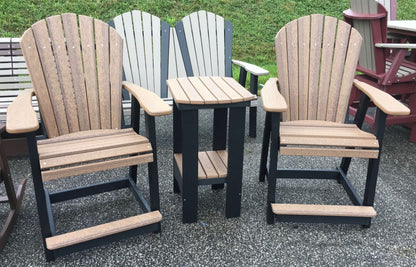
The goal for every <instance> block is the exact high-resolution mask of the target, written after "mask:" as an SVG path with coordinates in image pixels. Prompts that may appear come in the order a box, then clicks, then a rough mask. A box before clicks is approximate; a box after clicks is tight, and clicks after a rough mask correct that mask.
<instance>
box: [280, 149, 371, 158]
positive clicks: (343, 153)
mask: <svg viewBox="0 0 416 267" xmlns="http://www.w3.org/2000/svg"><path fill="white" fill-rule="evenodd" d="M280 154H281V155H291V156H317V157H347V158H365V159H376V158H377V157H378V150H368V149H365V150H364V149H335V148H316V147H281V148H280Z"/></svg>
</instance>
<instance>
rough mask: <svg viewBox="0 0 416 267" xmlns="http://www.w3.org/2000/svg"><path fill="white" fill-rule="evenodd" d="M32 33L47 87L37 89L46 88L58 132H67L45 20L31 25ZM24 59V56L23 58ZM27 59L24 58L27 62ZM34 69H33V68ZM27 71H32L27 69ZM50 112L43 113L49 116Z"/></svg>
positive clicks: (66, 122)
mask: <svg viewBox="0 0 416 267" xmlns="http://www.w3.org/2000/svg"><path fill="white" fill-rule="evenodd" d="M32 29H33V33H34V36H35V40H36V45H37V49H38V53H39V58H40V61H41V64H42V67H43V70H44V75H45V80H46V84H47V87H45V88H42V89H41V88H38V90H48V89H49V88H50V89H51V90H48V92H49V97H50V101H51V103H52V106H53V110H54V115H55V118H56V123H57V126H58V129H59V134H66V133H69V129H68V121H67V117H66V112H65V106H64V102H63V97H62V93H61V84H60V82H59V77H58V70H57V68H56V65H55V60H54V55H53V50H52V47H51V44H50V38H49V32H48V27H47V26H46V21H45V20H41V21H39V22H37V23H35V24H34V25H33V26H32ZM25 59H26V58H25ZM27 61H28V60H26V62H27ZM33 71H35V70H33ZM29 72H32V70H31V69H29ZM50 115H51V114H45V116H50Z"/></svg>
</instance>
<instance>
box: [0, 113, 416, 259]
mask: <svg viewBox="0 0 416 267" xmlns="http://www.w3.org/2000/svg"><path fill="white" fill-rule="evenodd" d="M258 113H259V114H258V129H257V138H255V139H254V138H248V137H246V140H245V150H244V151H245V154H244V172H243V195H242V203H241V205H242V209H241V217H240V218H233V219H227V218H225V215H224V213H225V190H215V191H213V190H211V187H210V186H202V187H199V198H198V201H199V208H198V222H197V223H194V224H183V223H182V220H181V208H182V207H181V198H180V196H179V195H176V194H174V193H173V184H172V169H173V167H172V117H171V116H166V117H163V118H158V119H157V120H156V123H157V127H158V129H157V137H158V159H159V179H160V199H161V213H162V215H163V221H162V233H161V234H145V235H140V236H135V237H131V238H129V239H125V240H122V241H120V242H115V243H110V244H107V245H103V246H100V247H96V248H92V249H89V250H85V251H82V252H77V253H73V254H70V255H67V256H64V257H60V258H57V259H56V260H55V261H53V262H50V263H47V262H46V261H45V259H44V255H43V247H42V242H41V234H40V227H39V222H38V215H37V210H36V204H35V197H34V192H33V183H32V181H31V180H30V179H29V180H28V183H27V187H26V193H25V196H24V200H23V204H22V207H21V211H20V214H19V217H18V219H17V223H16V225H15V227H14V229H13V232H12V234H11V236H10V238H9V240H8V242H7V244H6V247H5V248H4V250H3V251H2V252H0V253H1V254H0V266H42V265H47V266H49V265H50V266H55V265H57V266H66V265H68V266H74V265H79V266H114V265H117V266H120V265H122V266H281V265H283V266H298V265H300V266H306V265H307V266H323V265H326V266H328V265H329V266H416V205H415V203H416V192H415V188H416V173H415V163H416V144H413V143H409V142H408V137H409V133H410V130H409V129H407V128H404V127H401V126H389V127H387V129H386V134H385V139H384V151H383V153H382V160H381V165H380V172H379V180H378V187H377V195H376V200H375V209H376V211H377V213H378V215H377V217H376V218H375V219H374V220H373V223H372V226H371V228H369V229H364V228H362V227H361V226H358V225H333V224H299V223H276V224H274V225H267V224H266V216H265V210H266V191H267V184H266V183H260V182H258V179H257V176H258V169H259V161H260V151H261V136H262V128H263V127H262V126H263V123H264V115H265V114H264V112H263V111H262V109H259V111H258ZM200 121H201V123H200V149H204V148H209V146H210V142H211V136H210V133H211V131H212V128H211V127H212V126H211V123H210V121H212V115H211V112H207V111H203V112H201V113H200ZM246 132H247V131H246ZM336 164H339V160H338V159H335V160H334V159H328V158H314V159H310V158H304V157H289V156H286V157H283V158H280V159H279V166H280V167H299V166H301V167H316V166H324V167H326V168H333V167H334V166H335V165H336ZM366 166H367V163H366V161H365V160H354V161H353V164H352V166H351V171H350V172H349V174H350V175H351V177H350V178H351V181H352V183H353V184H354V185H355V186H356V187H357V189H358V192H360V193H362V192H363V185H364V182H365V173H366ZM10 167H11V171H12V177H13V179H14V182H15V185H17V184H18V182H19V180H20V178H23V177H29V178H30V177H31V176H30V166H29V160H28V158H26V157H25V158H17V159H12V160H10ZM139 171H140V173H141V174H140V177H139V180H138V185H139V188H142V189H144V192H145V195H146V192H147V185H146V177H147V171H146V169H145V168H139ZM126 173H127V169H118V170H115V171H106V172H102V173H99V175H95V176H94V175H83V176H79V177H75V178H73V179H69V178H66V179H61V180H59V181H53V182H50V183H48V188H51V191H53V190H54V189H56V188H62V187H65V186H68V185H73V184H79V185H81V184H84V183H87V182H91V181H102V180H106V179H110V178H112V177H118V176H120V175H123V176H124V175H125V174H126ZM3 193H4V187H3V186H2V187H1V188H0V194H3ZM277 193H278V194H279V196H280V198H281V199H282V201H284V202H289V203H322V204H324V203H325V204H329V203H332V204H349V200H348V199H347V197H346V194H345V193H344V192H343V190H342V189H341V187H340V185H339V184H338V183H336V182H335V181H317V180H314V181H310V180H309V181H306V180H298V181H293V180H291V181H288V180H279V181H278V192H277ZM146 196H147V195H146ZM6 211H7V205H4V204H3V205H1V206H0V220H1V221H0V222H2V221H4V219H5V216H6ZM53 212H54V216H55V217H56V221H57V222H56V227H57V230H58V232H60V231H61V232H62V229H65V231H69V230H75V229H79V228H81V227H83V226H87V225H93V224H94V223H97V221H99V222H106V221H111V220H113V219H114V218H123V217H125V216H129V215H133V214H135V213H137V212H138V207H137V205H135V202H134V201H133V198H132V196H131V195H130V194H129V193H128V191H127V190H120V191H117V192H112V193H105V194H103V195H101V196H94V197H89V198H82V199H78V200H73V201H69V203H65V204H54V206H53ZM91 213H92V214H91Z"/></svg>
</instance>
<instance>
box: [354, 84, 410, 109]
mask: <svg viewBox="0 0 416 267" xmlns="http://www.w3.org/2000/svg"><path fill="white" fill-rule="evenodd" d="M354 85H355V86H356V87H357V88H358V89H359V90H360V91H362V92H363V93H364V94H366V95H367V96H368V97H369V98H370V99H371V101H373V103H374V104H375V105H376V106H377V107H378V108H379V109H381V110H382V111H383V112H384V113H386V114H388V115H409V114H410V109H409V108H407V107H406V106H405V105H403V104H402V103H400V102H399V101H398V100H396V99H395V98H394V97H392V96H391V95H389V94H387V93H386V92H383V91H381V90H379V89H377V88H375V87H373V86H371V85H369V84H367V83H365V82H361V81H359V80H354Z"/></svg>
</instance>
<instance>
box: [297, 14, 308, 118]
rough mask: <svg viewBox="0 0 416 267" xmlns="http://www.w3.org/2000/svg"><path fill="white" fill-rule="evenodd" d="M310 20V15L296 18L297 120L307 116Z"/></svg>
mask: <svg viewBox="0 0 416 267" xmlns="http://www.w3.org/2000/svg"><path fill="white" fill-rule="evenodd" d="M310 22H311V21H310V17H303V18H300V19H299V20H298V30H299V33H298V35H299V39H298V47H299V102H298V103H299V112H298V119H299V120H304V119H307V118H308V95H309V52H310V44H309V43H310Z"/></svg>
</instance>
